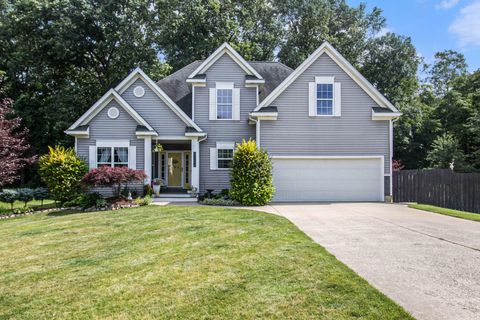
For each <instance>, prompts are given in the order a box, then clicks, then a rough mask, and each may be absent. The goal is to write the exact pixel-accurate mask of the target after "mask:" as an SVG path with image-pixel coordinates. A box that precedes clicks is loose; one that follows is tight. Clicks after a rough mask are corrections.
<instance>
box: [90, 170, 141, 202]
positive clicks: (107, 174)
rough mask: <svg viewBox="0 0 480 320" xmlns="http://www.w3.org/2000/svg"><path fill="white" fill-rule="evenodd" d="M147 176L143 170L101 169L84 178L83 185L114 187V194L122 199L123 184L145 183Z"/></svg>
mask: <svg viewBox="0 0 480 320" xmlns="http://www.w3.org/2000/svg"><path fill="white" fill-rule="evenodd" d="M146 177H147V175H146V174H145V172H143V171H142V170H133V169H130V168H127V167H114V168H112V167H106V166H103V167H100V168H97V169H93V170H92V171H90V172H88V173H87V174H85V176H84V177H83V178H82V184H83V185H85V186H87V187H99V186H102V187H112V188H113V193H114V194H115V195H116V196H117V197H120V191H121V190H122V189H121V188H122V184H124V183H130V182H135V181H143V180H144V179H145V178H146Z"/></svg>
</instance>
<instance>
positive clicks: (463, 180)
mask: <svg viewBox="0 0 480 320" xmlns="http://www.w3.org/2000/svg"><path fill="white" fill-rule="evenodd" d="M392 182H393V199H394V201H395V202H418V203H424V204H431V205H434V206H439V207H444V208H450V209H456V210H462V211H469V212H476V213H480V173H459V172H453V171H452V170H449V169H432V170H402V171H395V172H393V180H392Z"/></svg>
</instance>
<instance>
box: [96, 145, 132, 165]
mask: <svg viewBox="0 0 480 320" xmlns="http://www.w3.org/2000/svg"><path fill="white" fill-rule="evenodd" d="M112 155H113V157H112ZM97 166H98V167H102V166H108V167H128V147H97Z"/></svg>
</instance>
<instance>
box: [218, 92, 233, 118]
mask: <svg viewBox="0 0 480 320" xmlns="http://www.w3.org/2000/svg"><path fill="white" fill-rule="evenodd" d="M217 119H227V120H231V119H233V89H217Z"/></svg>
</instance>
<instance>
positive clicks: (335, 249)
mask: <svg viewBox="0 0 480 320" xmlns="http://www.w3.org/2000/svg"><path fill="white" fill-rule="evenodd" d="M265 211H270V212H276V213H278V214H280V215H283V216H285V217H286V218H288V219H289V220H290V221H292V222H293V223H294V224H296V225H297V226H298V227H299V228H300V229H301V230H303V231H304V232H305V233H306V234H307V235H309V236H310V237H311V238H312V239H313V240H314V241H316V242H317V243H319V244H320V245H322V246H323V247H325V248H326V249H327V250H328V251H329V252H331V253H332V254H333V255H335V256H336V257H337V258H338V259H339V260H340V261H342V262H343V263H345V264H346V265H348V266H349V267H350V268H351V269H353V270H355V271H356V272H357V273H358V274H359V275H360V276H362V277H363V278H365V279H367V280H368V281H369V282H370V283H371V284H372V285H373V286H375V287H376V288H378V289H379V290H380V291H382V292H383V293H385V294H386V295H387V296H389V297H390V298H391V299H393V300H394V301H396V302H397V303H398V304H400V305H401V306H403V307H404V308H405V309H406V310H407V311H409V312H410V313H411V314H413V316H415V317H416V318H418V319H432V320H440V319H480V223H479V222H474V221H468V220H462V219H458V218H452V217H448V216H442V215H439V214H434V213H428V212H425V211H419V210H415V209H410V208H408V207H406V206H404V205H393V204H383V203H335V204H327V203H326V204H302V205H300V204H275V205H272V206H269V207H266V208H265Z"/></svg>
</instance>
